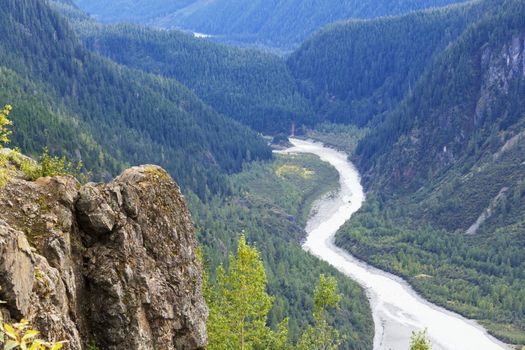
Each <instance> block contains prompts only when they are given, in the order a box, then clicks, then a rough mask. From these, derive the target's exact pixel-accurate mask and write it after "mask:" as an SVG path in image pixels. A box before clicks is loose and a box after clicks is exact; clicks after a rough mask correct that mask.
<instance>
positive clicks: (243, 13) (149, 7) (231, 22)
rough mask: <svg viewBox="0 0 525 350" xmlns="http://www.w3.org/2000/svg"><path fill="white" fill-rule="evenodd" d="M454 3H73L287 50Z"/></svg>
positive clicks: (100, 13)
mask: <svg viewBox="0 0 525 350" xmlns="http://www.w3.org/2000/svg"><path fill="white" fill-rule="evenodd" d="M455 2H459V1H457V0H423V1H405V0H395V1H391V0H388V1H387V0H381V1H377V0H366V1H357V0H352V1H341V0H338V1H331V2H326V1H320V0H316V1H308V2H305V1H300V0H271V1H268V0H266V1H262V0H253V1H249V2H247V1H241V0H235V1H232V0H214V1H202V0H178V1H167V0H156V1H129V0H121V1H115V0H113V1H110V2H109V3H108V2H107V1H100V0H95V1H93V0H89V1H87V0H76V1H75V3H76V4H77V5H78V6H79V7H80V8H82V9H83V10H85V11H87V12H88V13H91V14H93V15H94V17H95V18H96V19H97V20H99V21H102V22H113V23H114V22H134V23H140V24H147V25H152V26H155V27H161V28H182V29H185V30H189V31H194V32H199V33H206V34H211V35H213V36H214V37H215V38H216V39H217V40H221V41H227V42H233V43H236V44H241V45H243V44H248V45H259V46H269V47H277V48H281V49H285V50H289V49H291V48H293V47H296V46H297V45H299V44H300V43H301V42H302V41H304V40H305V39H306V38H307V37H308V36H309V35H311V34H312V33H313V32H315V31H317V30H318V29H319V28H321V27H323V26H324V25H326V24H328V23H332V22H335V21H338V20H342V19H349V18H374V17H380V16H392V15H398V14H402V13H406V12H409V11H413V10H418V9H423V8H428V7H433V6H444V5H448V4H451V3H455Z"/></svg>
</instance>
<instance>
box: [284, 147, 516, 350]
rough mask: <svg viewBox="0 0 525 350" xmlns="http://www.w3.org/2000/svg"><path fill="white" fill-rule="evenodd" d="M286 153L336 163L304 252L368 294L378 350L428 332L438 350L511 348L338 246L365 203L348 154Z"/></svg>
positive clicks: (401, 347)
mask: <svg viewBox="0 0 525 350" xmlns="http://www.w3.org/2000/svg"><path fill="white" fill-rule="evenodd" d="M290 141H291V143H292V144H293V147H291V148H289V149H287V150H285V151H281V152H285V153H312V154H315V155H317V156H319V157H320V158H321V159H322V160H323V161H325V162H328V163H330V164H331V165H333V166H334V167H335V168H336V169H337V171H338V172H339V176H340V180H339V181H340V186H341V188H340V189H339V192H337V193H336V194H335V195H333V196H328V197H325V198H322V199H320V200H319V201H318V202H317V203H316V205H315V207H314V209H313V210H312V211H313V215H312V216H311V218H310V219H309V221H308V223H307V227H306V231H307V233H308V236H307V240H306V242H305V243H304V245H303V248H304V249H305V250H307V251H309V252H310V253H311V254H313V255H315V256H317V257H319V258H320V259H322V260H325V261H327V262H328V263H330V264H331V265H333V266H334V267H335V268H337V269H338V270H339V271H341V272H342V273H344V274H345V275H347V276H348V277H350V278H352V279H353V280H355V281H357V282H358V283H359V284H360V285H361V286H363V288H364V289H365V290H366V293H367V296H368V299H369V301H370V306H371V308H372V315H373V318H374V323H375V336H374V349H375V350H379V349H385V350H388V349H392V350H407V349H408V344H409V342H410V336H411V333H412V331H413V330H421V329H424V328H427V329H428V334H429V337H430V339H431V341H432V345H433V347H432V348H433V349H434V350H470V349H472V350H492V349H494V350H495V349H508V347H507V346H506V345H505V344H503V343H501V342H500V341H498V340H497V339H495V338H494V337H492V336H490V335H489V334H488V333H487V332H486V331H485V330H484V329H483V328H482V327H481V326H479V325H478V324H477V323H476V322H474V321H471V320H468V319H466V318H464V317H462V316H460V315H458V314H456V313H453V312H450V311H448V310H445V309H444V308H441V307H438V306H436V305H434V304H431V303H430V302H428V301H426V300H425V299H423V298H422V297H421V296H419V295H418V294H417V293H416V292H414V290H413V289H412V288H411V287H410V286H409V285H408V283H406V282H405V281H403V280H402V279H401V278H399V277H397V276H394V275H392V274H389V273H386V272H384V271H381V270H379V269H377V268H375V267H372V266H370V265H368V264H366V263H364V262H362V261H359V260H357V259H356V258H354V257H353V256H352V255H350V254H349V253H347V252H346V251H344V250H342V249H340V248H338V247H336V246H335V244H334V235H335V233H336V232H337V230H338V229H339V228H340V227H341V226H342V225H343V224H344V223H345V222H346V221H347V220H348V219H350V217H351V216H352V214H353V213H355V212H356V211H357V210H358V209H359V208H360V207H361V205H362V203H363V201H364V200H365V194H364V192H363V188H362V186H361V184H360V177H359V173H358V172H357V170H356V169H355V167H354V166H353V164H352V163H350V162H349V161H348V160H347V155H346V154H345V153H342V152H339V151H336V150H334V149H331V148H327V147H324V146H323V145H322V144H320V143H316V142H312V141H303V140H297V139H291V140H290Z"/></svg>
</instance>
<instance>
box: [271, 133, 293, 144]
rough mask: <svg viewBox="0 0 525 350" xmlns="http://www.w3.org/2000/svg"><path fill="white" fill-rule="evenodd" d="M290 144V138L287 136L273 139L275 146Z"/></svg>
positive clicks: (280, 135)
mask: <svg viewBox="0 0 525 350" xmlns="http://www.w3.org/2000/svg"><path fill="white" fill-rule="evenodd" d="M289 143H290V140H289V139H288V136H287V135H286V134H283V133H281V134H277V135H275V136H274V137H273V138H272V144H273V145H287V144H289Z"/></svg>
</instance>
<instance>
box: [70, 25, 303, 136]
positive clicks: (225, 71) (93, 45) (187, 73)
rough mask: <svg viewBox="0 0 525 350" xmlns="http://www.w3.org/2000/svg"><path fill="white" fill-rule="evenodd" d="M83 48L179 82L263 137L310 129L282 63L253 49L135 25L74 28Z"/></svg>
mask: <svg viewBox="0 0 525 350" xmlns="http://www.w3.org/2000/svg"><path fill="white" fill-rule="evenodd" d="M78 29H79V30H78V31H79V33H80V35H81V36H82V38H83V40H84V42H85V43H86V47H88V48H89V49H91V50H93V51H96V52H99V53H101V54H103V55H105V56H107V57H108V58H110V59H112V60H113V61H115V62H117V63H119V64H122V65H126V66H128V67H132V68H135V69H140V70H142V71H145V72H149V73H154V74H160V75H162V76H165V77H170V78H174V79H176V80H178V81H179V82H181V83H182V84H184V85H185V86H187V87H188V88H190V89H191V90H192V91H193V92H194V93H195V94H196V95H197V96H199V97H200V98H201V99H202V100H203V101H205V102H206V103H208V104H209V105H210V106H212V107H213V108H214V109H215V110H217V111H218V112H220V113H223V114H225V115H227V116H230V117H232V118H234V119H236V120H238V121H240V122H241V123H243V124H245V125H248V126H250V127H251V128H254V129H256V130H259V131H262V132H265V133H276V132H288V131H289V130H290V126H291V123H292V121H294V120H295V121H301V123H306V124H309V125H312V123H313V120H312V119H313V118H312V116H313V113H312V111H311V108H310V103H309V102H308V101H307V100H306V99H305V98H304V97H302V95H301V94H300V92H299V90H298V88H297V84H296V82H295V79H294V78H293V77H292V75H291V74H290V72H289V70H288V68H287V66H286V64H285V62H284V61H283V60H282V59H280V58H279V57H277V56H274V55H271V54H265V53H261V52H259V51H256V50H248V49H239V48H235V47H229V46H225V45H221V44H216V43H213V42H209V41H207V40H202V39H196V38H194V37H193V36H192V35H189V34H185V33H182V32H179V31H164V30H162V31H161V30H154V29H147V28H143V27H139V26H134V25H117V26H108V25H106V26H105V25H99V24H96V23H89V24H87V23H86V22H85V21H84V22H82V23H81V24H80V25H79V26H78Z"/></svg>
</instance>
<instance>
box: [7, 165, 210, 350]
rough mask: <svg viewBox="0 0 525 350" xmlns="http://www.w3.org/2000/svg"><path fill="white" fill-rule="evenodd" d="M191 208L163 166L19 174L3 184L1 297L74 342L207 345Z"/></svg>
mask: <svg viewBox="0 0 525 350" xmlns="http://www.w3.org/2000/svg"><path fill="white" fill-rule="evenodd" d="M201 284H202V274H201V268H200V266H199V263H198V261H197V258H196V242H195V237H194V229H193V225H192V222H191V218H190V214H189V212H188V210H187V208H186V205H185V203H184V200H183V197H182V195H181V193H180V189H179V187H178V186H177V185H176V184H175V183H174V182H173V180H172V179H171V178H170V177H169V175H168V174H167V173H166V172H165V171H164V170H163V169H161V168H159V167H157V166H152V165H147V166H141V167H134V168H131V169H128V170H126V171H124V173H122V174H121V175H120V176H119V177H117V178H116V179H115V180H114V181H112V182H111V183H109V184H93V183H89V184H86V185H84V186H81V185H80V184H79V183H78V182H77V181H76V180H75V179H74V178H72V177H46V178H40V179H38V180H37V181H35V182H30V181H26V180H24V179H23V178H22V177H20V176H18V177H16V176H15V177H13V178H12V179H11V180H10V182H9V183H8V185H7V186H5V187H4V188H2V189H0V286H1V287H2V290H0V300H5V301H6V302H7V303H6V304H4V305H2V306H3V307H4V308H3V309H1V312H2V314H3V317H4V319H7V320H9V319H11V320H19V319H21V318H26V319H28V320H29V321H31V322H32V324H33V325H34V327H35V328H37V329H39V330H40V331H41V332H42V333H43V336H44V337H47V338H48V339H50V340H67V341H68V346H67V348H68V349H71V350H80V349H87V347H88V344H92V345H93V344H94V345H96V347H97V348H98V349H101V350H102V349H104V350H106V349H108V350H112V349H115V350H116V349H204V348H205V347H206V343H207V337H206V317H207V308H206V304H205V302H204V299H203V297H202V292H201Z"/></svg>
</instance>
